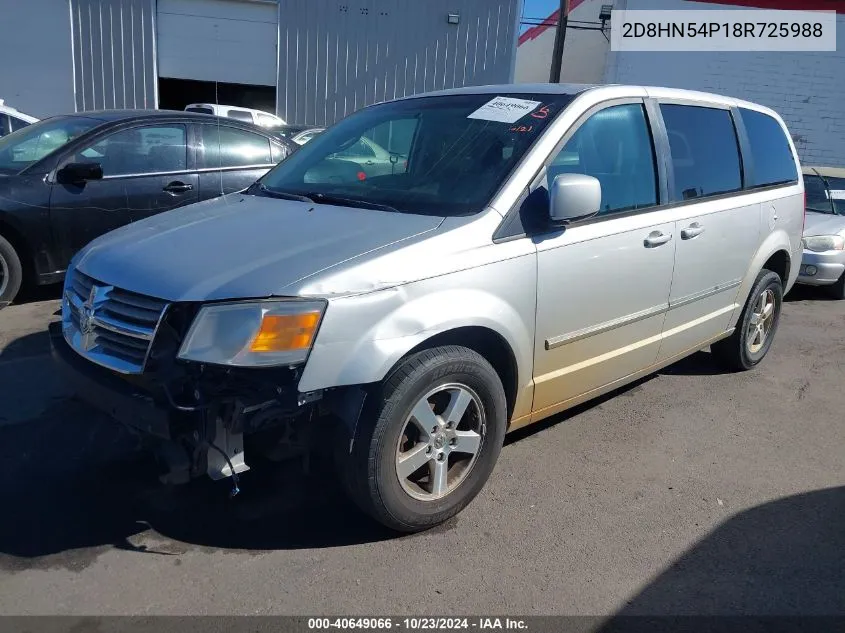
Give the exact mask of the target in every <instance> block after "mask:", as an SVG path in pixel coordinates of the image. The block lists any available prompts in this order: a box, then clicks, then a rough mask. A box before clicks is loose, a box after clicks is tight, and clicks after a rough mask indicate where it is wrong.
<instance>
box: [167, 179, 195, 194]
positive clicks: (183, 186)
mask: <svg viewBox="0 0 845 633" xmlns="http://www.w3.org/2000/svg"><path fill="white" fill-rule="evenodd" d="M193 188H194V186H193V185H191V184H188V183H185V182H180V181H178V180H175V181H173V182H171V183H169V184H167V185H165V187H164V191H166V192H167V193H184V192H186V191H190V190H191V189H193Z"/></svg>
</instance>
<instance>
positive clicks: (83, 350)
mask: <svg viewBox="0 0 845 633" xmlns="http://www.w3.org/2000/svg"><path fill="white" fill-rule="evenodd" d="M92 293H93V294H92ZM91 301H93V306H92V304H91V303H90V302H91ZM167 306H168V303H167V302H166V301H163V300H161V299H156V298H153V297H147V296H144V295H140V294H137V293H134V292H130V291H128V290H123V289H121V288H113V287H110V286H107V285H105V284H101V283H100V282H98V281H96V280H95V279H92V278H91V277H88V276H87V275H85V274H83V273H81V272H79V271H73V272H72V273H71V278H70V280H69V282H68V283H67V284H66V286H65V301H64V302H63V311H62V323H63V328H64V331H65V337H66V338H67V340H68V342H69V343H70V344H71V345H72V346H73V347H74V348H75V349H76V351H77V352H79V353H80V354H82V355H83V356H86V357H88V358H89V359H90V360H92V361H94V362H96V363H98V364H100V365H104V366H106V367H109V368H111V369H114V370H116V371H119V372H121V373H127V374H133V373H135V374H137V373H141V372H142V371H143V370H144V366H145V364H146V362H147V356H148V355H149V351H150V347H151V346H152V341H153V338H154V336H155V333H156V329H157V328H158V324H159V322H160V321H161V318H162V316H163V314H164V311H165V310H166V309H167ZM92 310H93V311H92ZM85 325H87V326H88V328H89V329H88V330H87V331H86V332H83V331H82V328H83V327H84V326H85ZM85 341H87V343H85Z"/></svg>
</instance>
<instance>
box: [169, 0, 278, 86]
mask: <svg viewBox="0 0 845 633" xmlns="http://www.w3.org/2000/svg"><path fill="white" fill-rule="evenodd" d="M277 24H278V4H277V3H276V2H268V1H267V0H158V74H159V76H160V77H170V78H175V79H196V80H200V81H223V82H229V83H238V84H257V85H265V86H275V85H276V60H277V59H278V55H277V54H276V42H277Z"/></svg>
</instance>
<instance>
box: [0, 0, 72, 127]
mask: <svg viewBox="0 0 845 633" xmlns="http://www.w3.org/2000/svg"><path fill="white" fill-rule="evenodd" d="M0 4H2V11H0V14H1V15H0V59H2V60H3V63H1V64H0V99H4V100H5V101H6V103H7V104H8V105H10V106H12V107H13V108H17V109H18V110H20V111H21V112H26V113H27V114H31V115H33V116H36V117H39V118H43V117H47V116H51V115H54V114H62V113H65V112H73V111H74V97H73V56H72V55H71V31H70V17H69V16H70V11H69V9H68V3H67V2H57V1H56V0H27V1H26V2H3V3H0Z"/></svg>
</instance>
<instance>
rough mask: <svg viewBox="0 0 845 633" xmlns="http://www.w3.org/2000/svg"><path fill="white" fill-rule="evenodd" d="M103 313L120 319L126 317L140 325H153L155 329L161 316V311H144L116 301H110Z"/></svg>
mask: <svg viewBox="0 0 845 633" xmlns="http://www.w3.org/2000/svg"><path fill="white" fill-rule="evenodd" d="M103 311H104V312H106V313H108V314H111V315H113V316H115V317H116V318H118V319H119V318H121V317H124V318H127V319H130V320H131V321H133V322H135V323H138V324H139V325H152V326H153V327H155V324H156V323H158V317H159V315H160V314H161V311H158V312H153V311H152V310H143V309H141V308H136V307H134V306H131V305H129V304H128V303H118V302H116V301H114V300H111V301H109V304H108V306H106V307H105V308H103Z"/></svg>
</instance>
